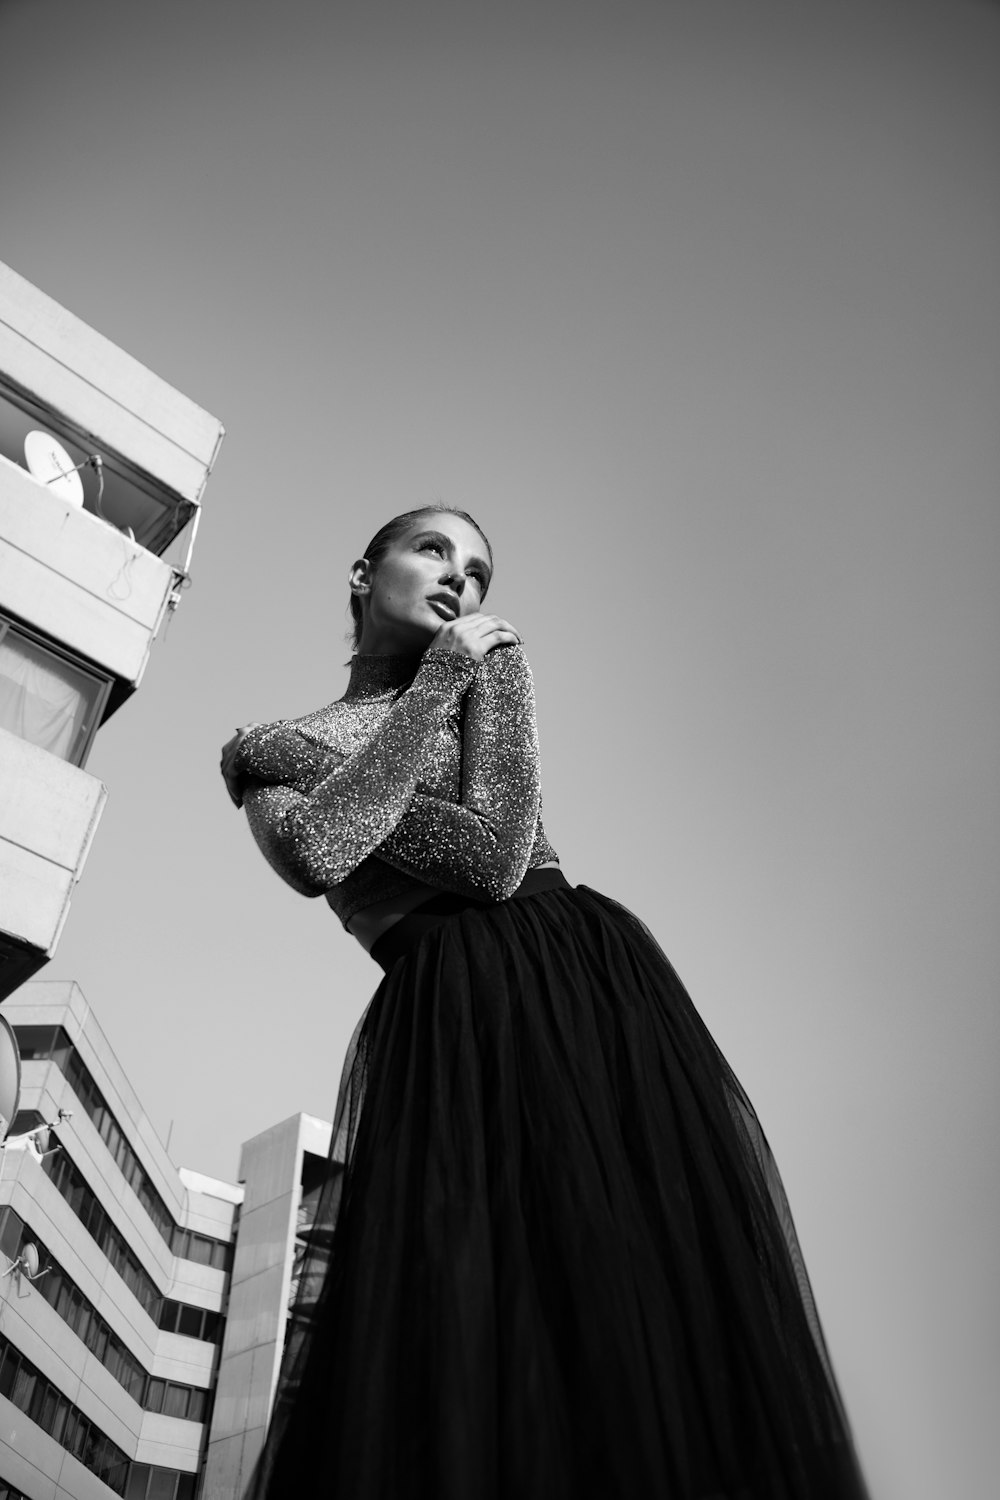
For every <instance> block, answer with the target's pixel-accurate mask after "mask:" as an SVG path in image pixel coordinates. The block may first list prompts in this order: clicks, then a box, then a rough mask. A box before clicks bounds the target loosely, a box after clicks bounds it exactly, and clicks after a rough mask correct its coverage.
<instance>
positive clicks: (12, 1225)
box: [0, 1157, 23, 1260]
mask: <svg viewBox="0 0 1000 1500" xmlns="http://www.w3.org/2000/svg"><path fill="white" fill-rule="evenodd" d="M2 1160H3V1158H2V1157H0V1161H2ZM22 1228H23V1225H22V1224H21V1220H20V1219H19V1218H18V1216H17V1214H16V1213H15V1212H14V1210H13V1209H12V1208H5V1209H4V1210H3V1215H2V1217H0V1250H2V1251H3V1253H4V1255H6V1257H7V1259H8V1260H17V1257H18V1255H19V1254H20V1251H21V1230H22Z"/></svg>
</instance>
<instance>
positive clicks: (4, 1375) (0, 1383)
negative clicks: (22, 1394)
mask: <svg viewBox="0 0 1000 1500" xmlns="http://www.w3.org/2000/svg"><path fill="white" fill-rule="evenodd" d="M19 1364H20V1360H19V1359H18V1356H17V1350H16V1349H13V1348H12V1347H11V1346H10V1345H9V1344H8V1345H7V1348H6V1349H5V1350H4V1351H3V1360H2V1362H0V1396H6V1397H7V1399H8V1401H9V1400H10V1393H11V1391H12V1390H13V1388H14V1381H15V1380H16V1379H17V1370H18V1365H19Z"/></svg>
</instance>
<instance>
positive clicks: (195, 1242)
mask: <svg viewBox="0 0 1000 1500" xmlns="http://www.w3.org/2000/svg"><path fill="white" fill-rule="evenodd" d="M188 1256H189V1258H190V1259H191V1260H193V1261H194V1262H195V1264H196V1265H199V1266H210V1265H211V1264H212V1241H211V1240H209V1239H206V1238H205V1236H204V1235H203V1234H193V1235H192V1236H191V1248H190V1250H189V1251H188Z"/></svg>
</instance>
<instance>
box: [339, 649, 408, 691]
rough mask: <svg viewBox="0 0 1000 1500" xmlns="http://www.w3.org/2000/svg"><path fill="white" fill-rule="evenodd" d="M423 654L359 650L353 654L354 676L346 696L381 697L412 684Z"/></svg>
mask: <svg viewBox="0 0 1000 1500" xmlns="http://www.w3.org/2000/svg"><path fill="white" fill-rule="evenodd" d="M419 666H420V654H419V653H417V654H416V655H406V656H375V655H369V654H367V653H362V652H361V651H357V652H356V653H355V654H354V656H352V657H351V676H350V680H349V681H348V684H347V691H346V693H345V694H344V697H345V698H378V697H381V696H382V695H383V694H384V693H392V692H398V691H399V689H400V688H407V687H409V685H410V683H411V682H412V681H413V679H414V677H415V676H416V675H417V668H418V667H419Z"/></svg>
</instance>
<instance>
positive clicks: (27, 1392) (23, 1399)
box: [10, 1365, 38, 1412]
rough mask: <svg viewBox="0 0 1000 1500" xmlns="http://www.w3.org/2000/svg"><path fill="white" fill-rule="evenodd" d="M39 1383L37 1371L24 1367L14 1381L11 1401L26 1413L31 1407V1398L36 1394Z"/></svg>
mask: <svg viewBox="0 0 1000 1500" xmlns="http://www.w3.org/2000/svg"><path fill="white" fill-rule="evenodd" d="M37 1383H38V1372H37V1370H33V1369H31V1368H30V1367H29V1366H26V1365H22V1366H21V1368H20V1369H19V1370H18V1372H17V1377H16V1379H15V1381H14V1389H13V1390H12V1391H11V1393H10V1399H11V1400H12V1401H13V1403H14V1405H15V1406H17V1407H19V1408H20V1410H21V1411H24V1412H26V1411H27V1410H28V1407H29V1406H30V1405H31V1398H32V1396H33V1395H34V1394H35V1386H36V1384H37Z"/></svg>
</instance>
